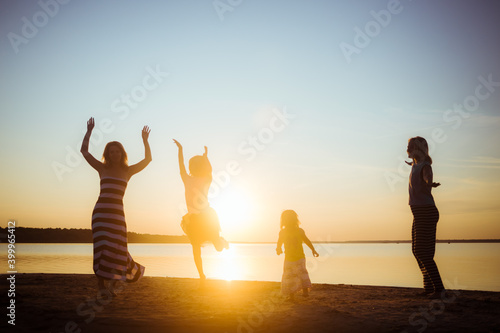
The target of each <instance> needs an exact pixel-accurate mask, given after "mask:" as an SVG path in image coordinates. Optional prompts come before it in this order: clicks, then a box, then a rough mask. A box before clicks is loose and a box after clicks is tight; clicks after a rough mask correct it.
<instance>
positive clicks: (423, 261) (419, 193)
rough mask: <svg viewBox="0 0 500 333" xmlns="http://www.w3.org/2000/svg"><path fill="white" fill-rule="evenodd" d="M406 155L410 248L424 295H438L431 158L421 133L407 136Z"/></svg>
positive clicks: (439, 288)
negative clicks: (408, 160) (421, 281)
mask: <svg viewBox="0 0 500 333" xmlns="http://www.w3.org/2000/svg"><path fill="white" fill-rule="evenodd" d="M407 153H408V157H409V158H411V159H412V160H413V161H412V162H411V163H408V162H407V163H408V164H409V165H411V171H410V179H409V186H408V190H409V196H410V199H409V204H410V208H411V211H412V214H413V226H412V252H413V255H414V256H415V259H416V260H417V263H418V266H419V267H420V271H421V272H422V275H423V279H424V292H423V294H424V295H429V296H433V297H434V296H439V295H440V293H441V292H442V291H443V290H444V286H443V282H442V281H441V276H440V274H439V270H438V267H437V265H436V263H435V261H434V253H435V251H436V227H437V222H438V220H439V211H438V209H437V207H436V204H435V202H434V198H433V196H432V194H431V190H432V188H433V187H438V186H439V185H441V184H439V183H434V182H433V174H432V167H431V164H432V159H431V157H430V156H429V146H428V145H427V141H426V140H425V139H424V138H422V137H419V136H417V137H414V138H411V139H409V140H408V149H407Z"/></svg>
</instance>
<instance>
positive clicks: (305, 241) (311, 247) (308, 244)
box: [300, 229, 319, 257]
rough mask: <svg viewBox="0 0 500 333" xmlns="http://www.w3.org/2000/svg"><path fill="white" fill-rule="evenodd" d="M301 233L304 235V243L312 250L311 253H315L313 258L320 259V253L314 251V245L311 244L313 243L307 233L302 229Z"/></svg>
mask: <svg viewBox="0 0 500 333" xmlns="http://www.w3.org/2000/svg"><path fill="white" fill-rule="evenodd" d="M300 231H301V234H302V240H303V241H304V243H306V245H307V246H309V248H310V249H311V251H312V253H313V256H315V257H319V253H318V252H316V250H315V249H314V245H313V244H312V243H311V241H310V240H309V238H307V236H306V233H305V231H304V230H302V229H300Z"/></svg>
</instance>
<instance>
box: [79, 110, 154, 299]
mask: <svg viewBox="0 0 500 333" xmlns="http://www.w3.org/2000/svg"><path fill="white" fill-rule="evenodd" d="M93 129H94V118H90V119H89V121H88V122H87V133H86V134H85V137H84V138H83V143H82V148H81V153H82V154H83V157H84V158H85V160H86V161H87V162H88V163H89V164H90V165H91V166H92V167H93V168H94V169H96V170H97V172H98V173H99V177H100V180H101V192H100V194H99V198H98V199H97V203H96V204H95V207H94V211H93V212H92V237H93V243H94V273H95V275H96V276H97V281H98V288H99V291H101V292H103V291H106V289H107V290H108V291H109V292H110V293H111V294H112V295H113V296H114V295H115V293H114V286H115V283H116V281H126V282H135V281H137V280H139V279H140V278H141V277H142V276H143V275H144V266H141V265H139V264H138V263H136V262H135V261H134V260H133V259H132V256H131V255H130V253H129V252H128V248H127V224H126V223H125V214H124V211H123V195H124V194H125V189H126V187H127V182H128V181H129V179H130V178H131V177H132V176H133V175H134V174H136V173H138V172H139V171H141V170H142V169H144V168H145V167H146V166H147V165H148V164H149V162H151V160H152V158H151V149H150V147H149V143H148V137H149V133H150V132H151V130H150V129H149V127H148V126H144V128H143V129H142V141H143V142H144V149H145V157H144V159H143V160H142V161H140V162H139V163H137V164H134V165H131V166H129V165H128V161H127V153H126V152H125V149H124V148H123V146H122V144H121V143H120V142H118V141H111V142H108V143H107V144H106V147H105V148H104V153H103V156H102V160H103V162H100V161H98V160H97V159H95V158H94V157H93V156H92V155H91V154H90V153H89V150H88V148H89V140H90V135H91V134H92V130H93Z"/></svg>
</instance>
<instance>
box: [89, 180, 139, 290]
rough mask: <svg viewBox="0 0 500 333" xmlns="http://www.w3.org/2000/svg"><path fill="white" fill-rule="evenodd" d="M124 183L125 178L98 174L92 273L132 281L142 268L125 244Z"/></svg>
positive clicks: (102, 276)
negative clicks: (99, 179)
mask: <svg viewBox="0 0 500 333" xmlns="http://www.w3.org/2000/svg"><path fill="white" fill-rule="evenodd" d="M126 187H127V180H125V179H121V178H114V177H103V178H101V193H100V194H99V198H98V199H97V202H96V205H95V207H94V211H93V212H92V237H93V242H94V273H95V275H97V276H98V277H101V278H103V279H108V280H121V281H126V282H135V281H137V280H139V279H140V278H141V277H142V276H143V275H144V269H145V268H144V266H142V265H140V264H138V263H136V262H135V261H134V260H133V259H132V256H131V255H130V253H129V252H128V248H127V224H126V223H125V213H124V211H123V195H124V194H125V189H126Z"/></svg>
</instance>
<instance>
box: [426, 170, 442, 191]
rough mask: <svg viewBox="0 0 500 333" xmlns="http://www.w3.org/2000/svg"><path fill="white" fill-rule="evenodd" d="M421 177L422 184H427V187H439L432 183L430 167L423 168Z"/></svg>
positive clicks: (437, 184)
mask: <svg viewBox="0 0 500 333" xmlns="http://www.w3.org/2000/svg"><path fill="white" fill-rule="evenodd" d="M422 177H423V179H424V182H426V183H427V186H430V187H438V186H439V185H441V184H440V183H433V182H432V178H433V174H432V168H431V166H430V165H424V168H423V169H422Z"/></svg>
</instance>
